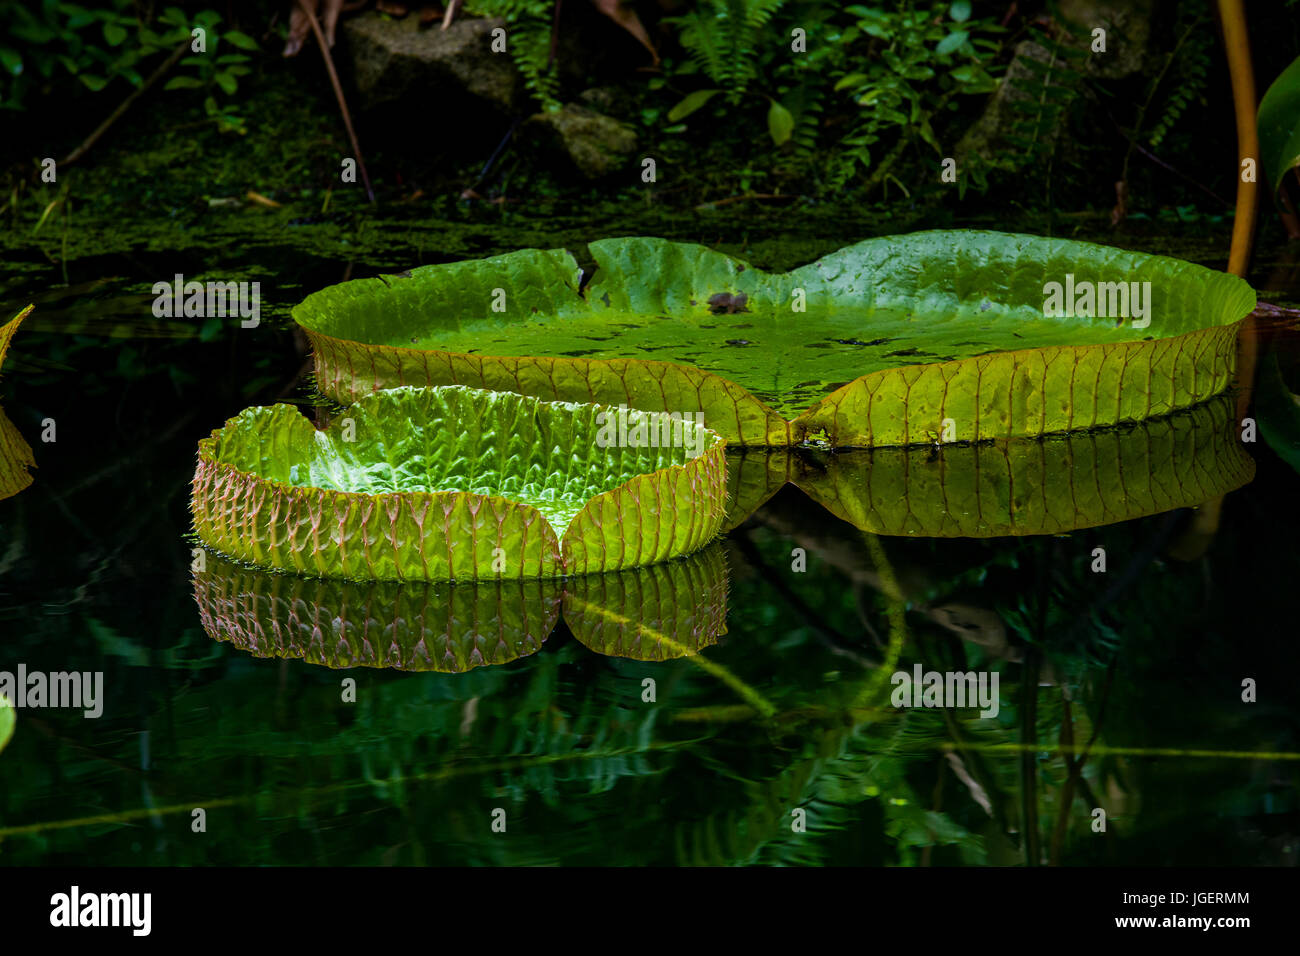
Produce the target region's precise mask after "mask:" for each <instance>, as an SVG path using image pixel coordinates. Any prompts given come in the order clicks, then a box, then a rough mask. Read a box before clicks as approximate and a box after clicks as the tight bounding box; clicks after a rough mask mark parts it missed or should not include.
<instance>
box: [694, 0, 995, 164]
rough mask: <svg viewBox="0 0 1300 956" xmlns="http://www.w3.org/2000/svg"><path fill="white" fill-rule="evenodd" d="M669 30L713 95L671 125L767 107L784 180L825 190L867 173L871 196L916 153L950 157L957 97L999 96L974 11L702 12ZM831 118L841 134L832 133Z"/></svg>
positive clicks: (723, 0)
mask: <svg viewBox="0 0 1300 956" xmlns="http://www.w3.org/2000/svg"><path fill="white" fill-rule="evenodd" d="M668 22H670V23H672V24H675V25H676V26H677V27H678V28H679V29H680V36H679V39H680V42H681V44H682V46H683V48H684V49H685V50H686V52H687V54H688V57H689V59H688V61H687V62H686V63H685V64H682V65H681V66H680V67H678V68H677V69H676V70H675V71H674V76H675V77H676V78H679V79H685V78H688V77H690V76H692V75H698V74H702V75H703V76H705V77H707V79H708V80H709V82H710V83H712V84H713V85H714V87H713V88H711V89H705V90H696V91H694V92H692V93H690V94H688V95H687V96H686V97H685V98H684V99H682V100H681V101H680V102H679V103H678V104H677V106H676V107H674V108H673V110H672V111H671V112H670V113H669V115H668V119H669V122H677V121H678V120H681V119H683V118H684V117H686V116H688V115H690V114H691V113H693V112H695V111H696V110H699V109H701V108H703V107H704V106H706V105H708V104H709V103H712V105H713V107H714V108H713V110H712V112H713V114H714V116H718V115H721V114H722V113H723V111H724V110H728V111H729V110H734V108H735V107H736V106H738V105H742V104H743V105H745V106H746V107H747V108H748V107H749V105H750V104H752V105H753V106H754V107H757V106H758V104H759V103H760V102H765V103H766V110H767V129H768V133H769V135H770V136H771V139H772V141H773V144H774V145H775V146H776V147H779V148H781V149H782V153H781V154H780V155H779V156H778V157H777V162H776V168H777V169H778V170H779V171H781V172H782V173H783V174H785V175H787V176H791V175H800V174H806V173H809V172H815V173H817V174H818V175H819V176H820V178H821V179H822V181H823V182H822V184H823V186H824V188H826V189H840V188H842V187H844V186H845V185H846V184H847V183H848V182H849V181H850V180H852V179H854V177H855V176H858V175H861V174H867V173H869V174H870V175H871V179H870V180H869V182H868V185H872V186H874V185H877V184H879V183H882V182H884V181H885V180H886V178H887V177H888V176H889V175H890V170H891V169H892V167H893V165H894V163H895V161H896V160H897V158H898V155H899V153H901V152H902V150H903V149H904V148H905V147H907V146H909V145H911V144H912V143H913V141H920V142H922V143H924V144H926V145H928V146H930V147H932V148H933V149H934V150H935V152H936V153H937V154H938V155H942V154H943V149H942V147H941V145H940V139H939V133H938V132H936V129H935V126H936V125H937V124H939V122H940V119H941V117H942V115H943V113H944V111H945V110H946V109H948V108H949V101H950V99H951V98H952V97H953V96H955V95H959V94H971V93H988V92H990V91H991V90H993V89H994V87H995V85H996V83H995V81H994V79H993V72H994V67H993V59H994V57H995V56H996V55H997V52H998V51H999V50H1000V48H1001V45H1000V43H999V42H998V41H997V40H995V39H994V38H993V37H994V36H995V35H996V34H997V33H998V32H1000V30H1001V28H1000V27H998V26H997V25H996V23H995V22H994V21H992V20H970V4H968V3H947V2H942V0H928V2H913V0H898V2H895V3H893V4H888V5H881V6H870V7H868V6H861V5H854V6H848V7H844V8H843V9H840V10H836V9H834V8H829V9H828V8H826V7H825V6H824V5H819V4H813V3H789V2H786V0H705V2H702V3H700V4H699V5H698V6H697V7H696V8H695V9H693V10H691V11H690V12H689V13H686V14H684V15H682V16H680V17H675V18H670V20H669V21H668ZM756 88H757V89H760V90H761V91H762V93H761V96H762V99H760V98H759V95H756V93H755V90H756ZM718 93H722V94H723V95H724V99H723V100H722V101H719V100H717V99H715V98H714V97H715V94H718ZM724 102H725V106H724V105H723V103H724ZM831 111H833V112H834V113H835V114H836V117H835V122H834V124H833V125H834V127H835V129H836V130H837V132H834V133H828V132H826V130H825V128H826V127H827V126H828V125H831V124H828V123H827V119H828V116H827V114H828V112H831ZM882 144H883V145H886V146H887V147H889V150H887V152H886V154H885V155H884V156H881V155H880V154H879V149H880V146H881V145H882Z"/></svg>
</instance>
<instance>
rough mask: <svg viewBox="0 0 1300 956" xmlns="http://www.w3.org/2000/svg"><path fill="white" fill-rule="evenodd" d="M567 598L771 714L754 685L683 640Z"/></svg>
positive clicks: (765, 700)
mask: <svg viewBox="0 0 1300 956" xmlns="http://www.w3.org/2000/svg"><path fill="white" fill-rule="evenodd" d="M567 600H569V601H571V602H572V603H573V604H574V605H575V606H576V607H578V608H580V609H581V610H583V611H588V612H590V613H593V614H595V615H596V616H597V617H603V618H605V619H606V620H608V621H613V622H614V623H615V624H619V625H621V626H622V627H630V628H632V629H633V630H635V631H637V632H638V633H640V634H641V635H642V636H644V637H649V638H653V639H654V640H657V641H661V642H663V643H664V644H665V645H666V646H667V647H668V648H669V649H671V650H672V651H673V653H674V654H677V655H679V656H681V657H684V658H685V659H686V660H688V661H690V662H691V663H692V664H694V665H695V666H697V667H699V668H700V669H701V670H703V671H704V672H705V673H707V674H710V675H712V676H713V677H716V678H717V679H718V680H720V681H722V682H723V683H724V684H726V685H727V686H728V687H730V688H731V689H732V690H734V691H735V692H736V693H737V694H738V695H740V697H741V698H743V699H744V700H746V701H748V702H749V704H750V705H751V706H752V707H753V708H754V709H755V710H757V711H758V712H759V713H760V714H762V715H763V716H764V717H771V716H772V715H773V714H775V713H776V707H774V706H773V705H772V703H771V701H769V700H768V699H767V698H766V697H764V696H763V695H762V694H760V693H759V692H758V691H756V690H755V689H754V688H752V687H750V686H749V685H748V684H746V683H745V682H744V681H743V680H741V679H740V678H739V677H737V676H736V675H735V674H733V673H731V671H729V670H727V668H725V667H723V666H722V665H721V664H719V663H718V662H717V661H711V660H709V659H708V658H707V657H705V656H703V655H702V654H699V653H696V652H695V651H693V650H692V649H691V648H689V647H687V646H685V645H684V644H679V643H678V642H677V641H674V640H673V639H672V638H671V637H669V636H668V635H667V634H664V633H662V632H661V631H656V630H655V629H654V628H652V627H646V626H645V625H644V624H641V623H640V622H638V621H634V620H632V619H631V618H629V617H624V616H623V615H622V614H615V613H614V612H613V611H610V610H608V609H606V608H603V607H597V606H596V605H595V604H592V603H591V602H590V601H584V600H582V599H581V598H579V597H577V596H575V595H573V594H569V595H568V597H567Z"/></svg>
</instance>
